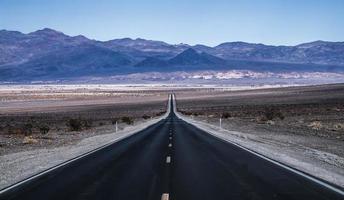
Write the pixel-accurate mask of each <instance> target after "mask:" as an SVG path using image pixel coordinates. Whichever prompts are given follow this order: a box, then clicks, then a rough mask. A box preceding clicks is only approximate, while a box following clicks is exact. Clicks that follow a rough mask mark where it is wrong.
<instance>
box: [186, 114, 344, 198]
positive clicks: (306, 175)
mask: <svg viewBox="0 0 344 200" xmlns="http://www.w3.org/2000/svg"><path fill="white" fill-rule="evenodd" d="M184 121H185V120H184ZM187 123H189V122H187ZM189 124H191V125H193V126H196V127H197V128H199V129H201V130H203V131H204V132H206V133H208V134H210V135H212V136H214V137H216V138H218V139H220V140H222V141H225V142H228V143H230V144H233V145H235V146H237V147H239V148H241V149H243V150H245V151H248V152H250V153H252V154H254V155H256V156H258V157H260V158H262V159H264V160H267V161H269V162H271V163H273V164H275V165H278V166H280V167H282V168H284V169H287V170H289V171H291V172H293V173H295V174H298V175H300V176H303V177H305V178H307V179H309V180H311V181H313V182H315V183H317V184H320V185H322V186H324V187H326V188H328V189H330V190H333V191H335V192H337V193H339V194H340V195H343V196H344V191H343V190H341V189H339V188H336V187H333V186H332V185H330V184H328V183H326V182H324V181H322V180H320V179H317V178H315V177H312V176H309V175H308V174H306V173H304V172H302V171H299V170H296V169H294V168H292V167H289V166H288V165H286V164H282V163H280V162H278V161H275V160H273V159H271V158H268V157H266V156H264V155H262V154H260V153H257V152H255V151H253V150H251V149H248V148H246V147H244V146H241V145H240V144H238V143H235V142H233V141H230V140H229V139H227V138H222V137H220V136H218V135H216V134H214V133H211V132H208V131H207V130H204V129H202V128H200V127H199V126H197V125H194V124H192V123H189Z"/></svg>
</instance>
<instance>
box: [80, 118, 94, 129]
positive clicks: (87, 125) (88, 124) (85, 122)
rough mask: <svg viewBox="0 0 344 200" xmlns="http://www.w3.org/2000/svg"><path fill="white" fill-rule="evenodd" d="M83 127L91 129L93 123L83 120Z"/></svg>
mask: <svg viewBox="0 0 344 200" xmlns="http://www.w3.org/2000/svg"><path fill="white" fill-rule="evenodd" d="M82 126H83V127H85V129H89V128H91V127H92V121H90V120H83V121H82Z"/></svg>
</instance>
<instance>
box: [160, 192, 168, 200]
mask: <svg viewBox="0 0 344 200" xmlns="http://www.w3.org/2000/svg"><path fill="white" fill-rule="evenodd" d="M169 198H170V195H169V194H168V193H164V194H162V195H161V200H169Z"/></svg>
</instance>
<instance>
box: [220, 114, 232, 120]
mask: <svg viewBox="0 0 344 200" xmlns="http://www.w3.org/2000/svg"><path fill="white" fill-rule="evenodd" d="M230 117H232V115H231V114H230V113H228V112H225V113H222V118H225V119H227V118H230Z"/></svg>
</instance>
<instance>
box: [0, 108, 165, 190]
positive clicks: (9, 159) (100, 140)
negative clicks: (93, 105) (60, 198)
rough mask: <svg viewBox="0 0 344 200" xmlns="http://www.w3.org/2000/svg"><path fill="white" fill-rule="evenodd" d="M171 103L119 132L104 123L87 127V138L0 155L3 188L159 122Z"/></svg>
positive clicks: (0, 182)
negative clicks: (148, 117) (163, 110)
mask: <svg viewBox="0 0 344 200" xmlns="http://www.w3.org/2000/svg"><path fill="white" fill-rule="evenodd" d="M167 105H168V107H167V112H165V114H164V115H162V116H159V117H154V118H151V119H146V120H144V119H141V120H140V121H136V122H135V125H124V124H121V125H120V129H119V130H118V132H116V131H115V129H114V126H113V125H112V126H111V127H112V128H107V127H106V126H104V127H102V128H95V129H91V130H85V131H84V132H85V133H84V134H85V136H87V137H86V138H84V139H80V137H79V139H77V140H72V139H71V138H70V136H69V139H68V141H70V142H69V143H65V144H60V145H44V146H43V147H39V148H37V147H34V148H32V149H31V150H28V149H27V148H25V150H20V151H18V152H13V153H10V152H6V153H4V154H3V155H0V169H1V170H0V177H1V179H0V189H1V188H5V187H7V186H10V185H12V184H14V183H16V182H19V181H21V180H23V179H26V178H28V177H30V176H33V175H35V174H37V173H39V172H42V171H44V170H46V169H49V168H51V167H54V166H56V165H58V164H60V163H62V162H65V161H67V160H70V159H73V158H75V157H77V156H80V155H82V154H84V153H87V152H90V151H92V150H94V149H96V148H99V147H101V146H103V145H106V144H109V143H112V142H116V141H119V140H121V139H123V138H125V137H128V136H130V135H132V134H135V133H137V132H139V131H141V130H143V129H145V128H147V127H148V126H150V125H152V124H155V123H157V122H158V121H160V120H161V119H163V118H165V117H167V115H168V113H169V109H170V108H169V104H167ZM80 134H83V131H80V132H79V133H78V135H80Z"/></svg>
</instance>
